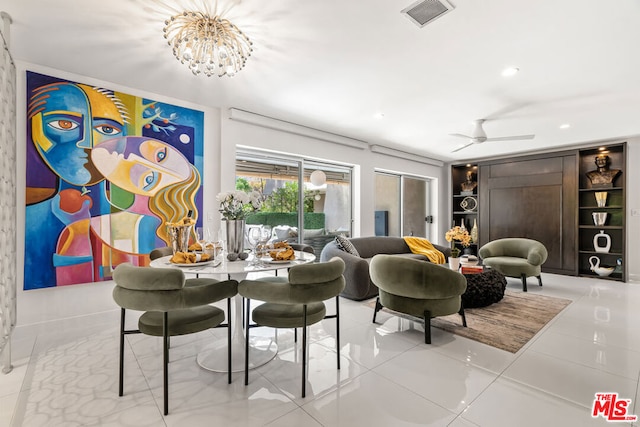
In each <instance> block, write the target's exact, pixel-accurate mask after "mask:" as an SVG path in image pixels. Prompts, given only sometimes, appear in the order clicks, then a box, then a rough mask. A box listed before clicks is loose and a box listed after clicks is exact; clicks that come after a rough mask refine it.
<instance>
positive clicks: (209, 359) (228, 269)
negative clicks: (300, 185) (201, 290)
mask: <svg viewBox="0 0 640 427" xmlns="http://www.w3.org/2000/svg"><path fill="white" fill-rule="evenodd" d="M170 259H171V256H164V257H161V258H157V259H154V260H153V261H151V264H150V266H151V267H154V268H178V269H181V270H182V271H184V273H185V274H195V275H198V276H200V275H205V274H206V275H218V276H222V277H221V279H222V280H225V279H227V278H230V279H234V280H237V281H238V282H240V281H241V280H244V279H246V278H247V275H248V274H249V273H261V272H266V271H274V270H280V269H284V268H289V267H292V266H294V265H300V264H307V263H310V262H313V261H315V259H316V256H315V255H314V254H310V253H308V252H302V251H295V259H294V260H291V261H287V262H269V260H267V262H263V263H260V264H257V265H252V264H251V257H249V259H247V260H244V261H243V260H236V261H229V260H227V259H223V260H222V261H216V262H212V263H209V264H207V265H198V264H194V265H193V266H177V265H176V264H173V263H171V262H170ZM242 300H243V298H242V296H240V295H236V296H235V297H234V298H233V301H234V304H233V313H232V314H227V315H228V316H230V317H231V316H232V317H233V321H232V322H231V334H232V335H231V348H232V353H231V354H232V358H231V370H232V372H240V371H242V370H243V369H244V349H245V334H244V331H243V322H242V313H243V310H242ZM249 352H250V355H249V361H250V363H249V369H254V368H257V367H259V366H262V365H264V364H265V363H267V362H269V361H270V360H272V359H273V358H274V357H275V356H276V354H277V353H278V345H277V344H276V342H275V340H274V339H273V338H271V337H263V336H259V335H256V334H253V335H252V336H251V338H250V341H249ZM196 361H197V362H198V365H200V366H201V367H202V368H204V369H207V370H209V371H213V372H227V370H228V369H227V339H226V338H225V339H218V340H216V341H215V342H213V343H212V344H210V345H207V346H206V347H204V348H203V349H202V350H201V351H200V352H199V353H198V355H197V357H196Z"/></svg>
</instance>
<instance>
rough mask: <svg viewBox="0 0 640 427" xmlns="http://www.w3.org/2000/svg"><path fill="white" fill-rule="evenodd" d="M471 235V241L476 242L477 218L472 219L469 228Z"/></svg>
mask: <svg viewBox="0 0 640 427" xmlns="http://www.w3.org/2000/svg"><path fill="white" fill-rule="evenodd" d="M469 234H470V235H471V241H472V242H473V243H478V220H477V219H474V220H473V228H472V229H471V233H469Z"/></svg>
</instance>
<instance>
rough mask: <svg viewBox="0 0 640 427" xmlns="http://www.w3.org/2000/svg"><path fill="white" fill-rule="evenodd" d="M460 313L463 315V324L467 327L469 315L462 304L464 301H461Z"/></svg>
mask: <svg viewBox="0 0 640 427" xmlns="http://www.w3.org/2000/svg"><path fill="white" fill-rule="evenodd" d="M458 314H459V315H460V316H461V317H462V326H464V327H465V328H466V327H467V316H465V315H464V305H463V304H462V301H460V311H459V312H458Z"/></svg>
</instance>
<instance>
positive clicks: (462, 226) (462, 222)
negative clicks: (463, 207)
mask: <svg viewBox="0 0 640 427" xmlns="http://www.w3.org/2000/svg"><path fill="white" fill-rule="evenodd" d="M466 229H467V227H465V225H464V218H463V219H461V220H460V230H462V231H464V230H466Z"/></svg>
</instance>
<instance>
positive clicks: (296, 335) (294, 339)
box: [293, 328, 298, 342]
mask: <svg viewBox="0 0 640 427" xmlns="http://www.w3.org/2000/svg"><path fill="white" fill-rule="evenodd" d="M293 342H298V328H293Z"/></svg>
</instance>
